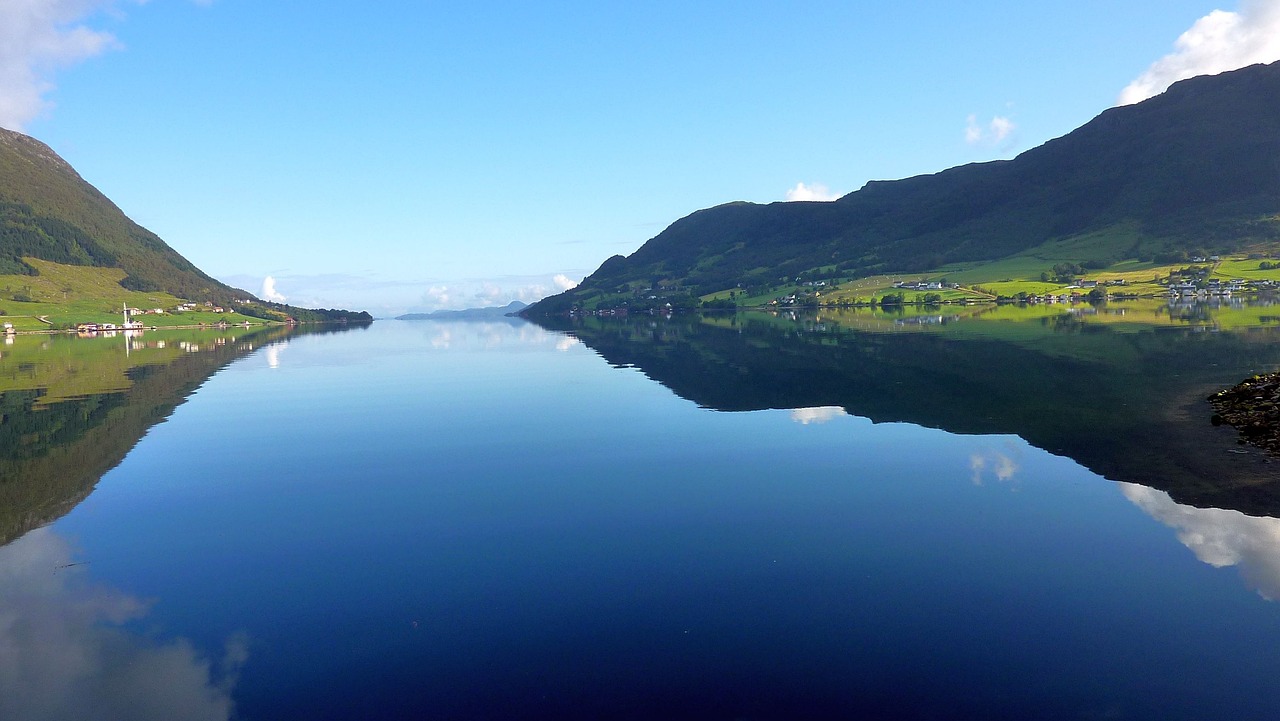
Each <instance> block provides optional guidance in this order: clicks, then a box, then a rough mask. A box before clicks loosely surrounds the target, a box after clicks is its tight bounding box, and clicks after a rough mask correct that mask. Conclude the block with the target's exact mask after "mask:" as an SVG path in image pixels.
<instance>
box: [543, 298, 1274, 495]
mask: <svg viewBox="0 0 1280 721" xmlns="http://www.w3.org/2000/svg"><path fill="white" fill-rule="evenodd" d="M562 322H563V321H562ZM564 327H565V329H567V330H570V331H571V332H572V333H574V334H575V335H576V336H577V337H579V338H580V339H581V340H582V341H583V342H584V343H586V344H587V345H588V346H590V347H591V348H593V349H594V350H595V351H596V352H598V353H599V354H600V355H601V356H602V357H604V358H605V359H606V360H608V361H609V362H610V363H612V364H614V365H634V366H636V367H638V368H639V369H640V370H641V371H642V372H644V373H645V374H646V375H647V376H649V377H650V378H652V379H654V380H656V381H658V382H660V383H662V384H663V385H665V386H667V387H669V388H671V389H672V390H673V391H675V392H676V393H678V394H679V395H681V396H683V397H685V398H688V399H690V400H692V401H694V402H696V403H699V404H700V405H703V406H706V407H710V408H715V409H718V410H729V411H735V410H757V409H765V408H786V409H791V408H813V407H821V406H840V407H842V408H844V409H846V410H847V411H848V412H849V413H852V414H854V415H859V416H863V417H867V418H870V419H871V420H873V421H876V422H894V421H903V422H908V423H914V424H917V425H922V426H928V427H935V428H941V429H944V430H947V431H950V432H953V433H983V434H1001V433H1014V434H1017V435H1019V436H1021V437H1023V438H1024V439H1026V440H1027V441H1029V442H1030V443H1032V444H1034V445H1036V446H1038V447H1040V448H1043V449H1045V450H1048V451H1050V452H1052V453H1057V454H1063V455H1068V456H1070V457H1072V458H1074V459H1075V460H1077V461H1078V462H1080V463H1082V464H1084V465H1086V466H1088V467H1089V468H1091V469H1093V470H1094V471H1095V472H1097V473H1100V474H1102V475H1105V476H1107V477H1110V478H1116V479H1122V480H1128V481H1134V482H1139V483H1143V484H1145V485H1150V486H1154V487H1157V488H1162V489H1165V490H1167V491H1169V492H1170V493H1171V494H1173V496H1174V497H1175V498H1177V499H1178V500H1179V501H1181V502H1185V503H1191V504H1195V505H1214V506H1221V507H1228V508H1237V509H1240V510H1245V511H1247V512H1252V513H1260V514H1280V482H1278V481H1280V469H1273V468H1272V467H1271V465H1269V464H1267V463H1265V462H1264V461H1263V459H1262V458H1261V457H1260V456H1258V455H1257V454H1254V453H1230V452H1228V451H1232V450H1236V446H1235V437H1234V434H1233V433H1232V432H1229V431H1227V430H1223V429H1214V428H1212V427H1211V426H1210V425H1209V423H1208V419H1209V416H1210V415H1211V412H1210V410H1209V408H1208V406H1207V403H1206V402H1205V401H1204V397H1205V396H1206V395H1208V393H1209V392H1211V391H1213V390H1216V389H1219V388H1221V387H1225V386H1227V385H1231V384H1234V383H1236V382H1237V381H1238V380H1239V379H1240V378H1241V377H1244V376H1247V375H1250V374H1251V373H1254V372H1257V371H1258V370H1262V369H1271V368H1274V367H1276V366H1277V365H1278V364H1280V343H1276V342H1275V337H1274V335H1273V333H1272V332H1270V331H1268V330H1265V329H1254V331H1252V332H1246V333H1226V332H1223V333H1203V332H1193V331H1194V330H1195V329H1189V330H1184V329H1179V328H1157V329H1152V330H1146V331H1141V332H1116V331H1114V330H1113V329H1112V328H1111V327H1110V326H1107V325H1104V324H1093V323H1088V322H1082V320H1081V319H1079V318H1076V317H1074V316H1064V317H1063V318H1061V319H1059V320H1056V321H1051V322H1049V323H1047V324H1045V323H1002V322H993V323H988V324H984V323H983V322H957V323H951V324H946V325H942V324H939V325H938V326H936V327H937V328H938V331H937V332H928V333H923V332H915V331H912V332H894V331H893V330H892V328H893V326H886V327H885V328H886V330H885V331H882V332H866V331H862V330H854V329H847V328H842V327H841V326H840V319H839V317H838V316H832V317H828V316H824V317H823V318H822V322H821V323H818V322H815V320H814V319H813V318H812V317H804V316H801V317H799V318H798V319H797V320H796V321H794V322H792V321H789V320H787V319H786V318H784V317H779V316H774V315H769V314H763V313H758V314H742V315H741V316H739V318H738V319H737V322H736V323H730V322H729V321H727V320H726V319H725V318H724V317H718V318H708V319H707V320H706V321H705V322H703V321H702V320H700V319H698V318H697V317H696V316H683V317H682V316H677V317H676V318H674V319H672V320H671V321H663V320H662V319H657V318H650V317H647V316H646V317H641V318H635V319H604V318H584V319H579V320H577V321H576V322H573V323H572V324H571V325H567V326H564Z"/></svg>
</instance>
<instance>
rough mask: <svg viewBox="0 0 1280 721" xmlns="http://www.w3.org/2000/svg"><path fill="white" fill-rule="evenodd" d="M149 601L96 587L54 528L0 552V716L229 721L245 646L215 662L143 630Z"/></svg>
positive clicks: (238, 643)
mask: <svg viewBox="0 0 1280 721" xmlns="http://www.w3.org/2000/svg"><path fill="white" fill-rule="evenodd" d="M147 611H148V604H147V603H145V602H144V601H142V600H140V599H138V598H134V597H132V596H129V595H127V594H124V593H121V592H119V591H116V590H113V589H110V588H107V587H104V586H100V585H95V584H93V583H92V582H90V581H89V579H88V573H87V571H86V568H85V566H83V565H77V564H76V562H75V557H74V554H73V551H72V548H71V546H70V544H68V543H67V541H66V540H65V539H63V538H61V537H60V536H58V535H57V534H55V533H54V532H53V531H52V530H50V529H49V528H41V529H37V530H35V531H32V532H30V533H28V534H26V535H25V536H23V537H22V538H21V539H19V540H17V541H15V542H13V543H11V544H9V545H8V546H6V547H4V548H2V549H0V718H4V719H9V720H10V721H36V720H40V721H43V720H45V719H48V720H49V721H63V720H65V719H84V720H90V721H92V720H94V719H103V720H104V721H107V720H116V719H136V720H137V721H150V720H152V719H155V720H156V721H161V720H166V721H167V720H169V719H193V720H204V719H209V720H213V719H229V718H231V717H232V715H233V712H234V705H233V703H232V698H231V692H232V688H233V686H234V685H235V683H236V679H237V676H238V674H239V670H240V667H241V666H242V664H243V663H244V661H245V659H246V657H247V646H246V644H245V642H244V640H243V639H241V638H234V639H230V640H229V641H228V642H227V645H226V648H225V650H224V651H223V652H222V658H220V659H217V660H213V659H209V658H207V657H205V656H204V655H202V654H201V653H200V652H198V651H197V650H196V649H195V648H194V647H193V646H192V645H191V643H189V642H188V641H186V640H183V639H163V638H159V637H156V636H153V635H149V634H144V633H139V632H136V631H134V630H132V629H131V628H130V624H131V623H132V622H136V621H139V620H141V619H144V618H145V617H146V615H147Z"/></svg>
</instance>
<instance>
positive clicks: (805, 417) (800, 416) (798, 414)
mask: <svg viewBox="0 0 1280 721" xmlns="http://www.w3.org/2000/svg"><path fill="white" fill-rule="evenodd" d="M847 415H849V414H848V413H846V412H845V410H844V409H843V408H841V407H840V406H817V407H815V408H796V409H795V410H793V411H791V420H793V421H795V422H796V423H799V424H801V425H806V426H807V425H809V424H810V423H830V422H831V421H834V420H835V419H837V418H842V417H844V416H847Z"/></svg>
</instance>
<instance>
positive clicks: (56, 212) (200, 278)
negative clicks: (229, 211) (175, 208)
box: [0, 128, 372, 321]
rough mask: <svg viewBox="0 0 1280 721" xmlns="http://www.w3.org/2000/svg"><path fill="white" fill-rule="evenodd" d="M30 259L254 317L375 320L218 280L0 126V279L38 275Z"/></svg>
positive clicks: (43, 150)
mask: <svg viewBox="0 0 1280 721" xmlns="http://www.w3.org/2000/svg"><path fill="white" fill-rule="evenodd" d="M30 258H36V259H39V260H47V261H52V262H54V263H60V264H63V265H71V266H87V267H98V268H118V269H120V270H123V271H124V277H123V278H122V279H121V280H119V285H120V286H122V287H123V288H125V289H127V290H133V291H148V292H163V293H168V294H170V295H172V296H176V297H178V298H184V299H187V300H192V301H210V302H212V303H214V304H216V305H223V306H231V307H234V309H235V310H237V311H239V312H241V313H243V314H245V315H250V316H256V317H259V318H266V319H273V320H283V319H286V318H294V319H297V320H301V321H327V320H344V321H346V320H353V321H370V320H372V317H371V316H370V315H369V314H368V313H351V312H349V311H344V310H311V309H305V308H297V307H294V306H287V305H282V304H277V303H268V302H264V301H261V300H259V299H258V298H256V297H255V296H254V295H253V294H251V293H249V292H247V291H244V290H240V289H237V288H232V287H230V286H228V285H226V284H224V283H221V282H219V281H218V280H216V279H214V278H212V277H210V276H208V275H206V274H205V273H204V272H203V271H201V270H200V269H199V268H197V267H196V266H195V265H193V264H192V263H191V261H189V260H187V259H186V258H184V257H182V256H181V255H180V254H179V253H178V252H177V251H175V250H174V249H173V248H171V247H169V246H168V245H167V244H166V243H165V242H164V241H163V240H161V239H160V238H159V236H157V235H156V234H155V233H152V232H151V231H149V230H147V229H146V228H143V227H142V226H140V225H138V224H137V223H135V222H133V221H132V220H130V219H129V218H128V217H127V216H126V215H125V214H124V213H123V212H122V211H121V210H120V208H118V207H116V205H115V204H114V203H112V202H111V201H110V200H109V199H108V198H107V197H106V196H105V195H103V194H102V193H101V192H99V191H98V189H97V188H95V187H93V186H92V185H90V184H89V183H87V182H85V180H84V179H83V178H81V177H80V175H79V174H78V173H77V172H76V171H75V169H74V168H72V167H71V165H70V164H68V163H67V162H66V161H65V160H63V159H62V158H61V157H59V156H58V154H57V153H55V152H53V150H51V149H50V148H49V147H48V146H47V145H45V144H44V143H41V142H40V141H38V140H36V139H34V138H31V137H28V136H26V135H23V134H21V133H16V132H13V131H10V130H5V129H3V128H0V276H10V275H28V276H31V275H38V274H39V272H40V271H39V270H38V268H37V267H36V266H37V265H38V264H35V263H29V262H27V261H26V260H24V259H30ZM116 272H119V271H116ZM96 297H97V296H95V298H96ZM241 301H248V302H241ZM92 320H97V319H96V318H94V319H92Z"/></svg>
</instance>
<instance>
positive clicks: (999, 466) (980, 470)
mask: <svg viewBox="0 0 1280 721" xmlns="http://www.w3.org/2000/svg"><path fill="white" fill-rule="evenodd" d="M1006 450H1008V451H1009V452H1008V453H1001V452H1000V451H998V450H996V449H994V448H987V449H985V450H983V451H980V452H977V453H973V454H971V455H970V456H969V470H970V471H972V472H973V485H975V486H981V485H982V480H983V477H984V476H985V475H986V474H987V473H988V472H989V473H990V474H991V476H992V477H993V478H995V480H997V481H999V482H1001V483H1008V482H1009V481H1012V480H1013V479H1014V477H1015V476H1017V475H1018V471H1019V470H1020V469H1021V468H1022V466H1021V465H1019V463H1018V456H1019V453H1018V450H1017V449H1016V448H1014V447H1012V446H1010V447H1009V448H1007V449H1006Z"/></svg>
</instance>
